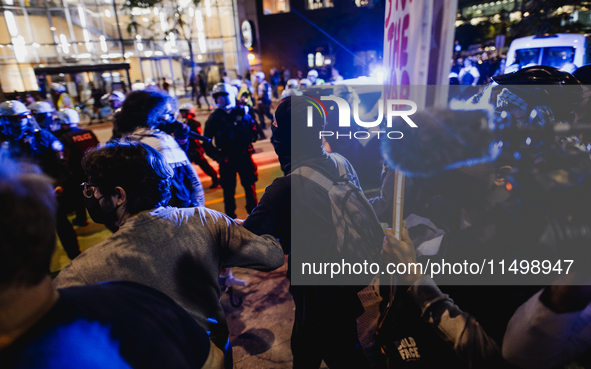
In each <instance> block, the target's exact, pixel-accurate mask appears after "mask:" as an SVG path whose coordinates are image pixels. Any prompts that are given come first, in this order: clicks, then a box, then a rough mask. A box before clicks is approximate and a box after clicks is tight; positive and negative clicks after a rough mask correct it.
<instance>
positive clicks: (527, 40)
mask: <svg viewBox="0 0 591 369" xmlns="http://www.w3.org/2000/svg"><path fill="white" fill-rule="evenodd" d="M590 36H591V35H586V34H570V33H557V34H546V35H541V36H528V37H521V38H518V39H515V40H514V41H513V42H511V46H509V51H508V52H507V63H506V66H507V68H510V67H511V69H515V70H517V69H521V68H523V67H525V66H528V65H534V64H535V65H547V66H550V67H555V68H558V69H563V70H565V71H567V72H570V73H572V72H573V71H574V70H575V69H577V68H579V67H581V66H583V65H586V64H589V63H591V55H590V54H591V50H590V48H591V45H590V41H589V37H590ZM506 72H507V70H506Z"/></svg>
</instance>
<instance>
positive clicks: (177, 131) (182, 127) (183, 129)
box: [172, 121, 191, 141]
mask: <svg viewBox="0 0 591 369" xmlns="http://www.w3.org/2000/svg"><path fill="white" fill-rule="evenodd" d="M172 125H173V126H174V131H173V132H172V133H173V134H174V138H176V139H177V140H178V141H184V140H186V139H187V133H188V132H189V131H190V130H191V128H189V126H188V125H186V124H185V123H181V122H178V121H177V122H175V123H173V124H172Z"/></svg>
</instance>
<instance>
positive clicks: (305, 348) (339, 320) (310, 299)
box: [244, 96, 377, 369]
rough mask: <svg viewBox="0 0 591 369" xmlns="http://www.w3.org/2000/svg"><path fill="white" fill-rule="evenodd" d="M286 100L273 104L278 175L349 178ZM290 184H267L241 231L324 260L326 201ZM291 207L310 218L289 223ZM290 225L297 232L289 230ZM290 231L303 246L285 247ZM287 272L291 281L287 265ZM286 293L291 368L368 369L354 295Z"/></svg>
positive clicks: (311, 189) (330, 233) (328, 226)
mask: <svg viewBox="0 0 591 369" xmlns="http://www.w3.org/2000/svg"><path fill="white" fill-rule="evenodd" d="M292 99H293V96H291V97H287V98H286V99H284V100H283V101H282V102H281V104H279V106H278V107H277V111H276V112H275V120H274V122H273V125H272V130H273V137H272V139H271V141H272V143H273V146H274V147H275V152H276V153H277V156H278V157H279V162H280V164H281V167H282V169H283V171H284V173H286V174H287V173H289V172H291V171H293V170H294V169H296V168H297V167H299V166H302V165H304V164H305V165H306V166H312V167H314V168H318V170H319V171H322V173H326V175H328V176H330V177H339V176H340V173H339V171H338V169H337V167H338V166H340V165H343V166H344V168H346V172H347V174H348V176H349V178H354V177H355V170H354V169H353V168H352V167H351V165H350V164H349V163H348V161H347V160H346V159H345V158H343V157H342V156H340V155H337V154H331V155H327V154H326V153H325V152H324V150H323V149H322V146H321V143H320V141H319V140H318V136H317V134H318V131H320V130H321V128H317V129H310V128H308V127H307V126H306V125H305V122H306V118H305V114H306V111H307V110H306V105H305V104H304V103H299V104H296V105H295V106H293V105H292V101H293V100H292ZM294 117H295V118H294ZM316 118H317V119H318V118H319V117H316ZM322 119H324V118H322ZM292 143H294V144H293V145H292ZM292 180H293V176H292V175H286V176H284V177H281V178H278V179H276V180H275V181H273V183H272V184H271V185H269V186H268V187H267V188H266V190H265V194H264V195H263V197H262V198H261V201H260V203H259V205H258V206H257V207H256V208H255V210H254V211H253V212H252V214H251V215H249V216H248V218H247V219H246V221H245V222H244V227H245V228H247V229H249V230H251V231H252V232H254V233H255V234H266V233H269V234H273V235H274V236H276V237H277V238H278V239H279V240H281V244H282V246H283V250H284V252H285V253H286V254H291V247H298V248H299V252H300V253H305V254H306V255H314V256H317V257H318V259H315V260H324V259H323V257H322V256H323V255H325V254H327V253H329V252H330V250H331V249H330V247H331V242H333V240H334V233H335V232H336V229H335V226H334V224H333V221H332V218H331V217H330V200H329V198H328V196H327V195H326V192H323V191H324V190H323V189H322V188H319V186H317V185H316V184H314V183H313V182H311V181H307V179H306V178H301V179H300V180H298V181H297V182H295V183H293V184H292ZM296 191H297V192H296ZM292 194H294V196H296V197H292ZM292 204H297V205H298V206H300V208H299V209H300V210H301V209H311V210H312V214H314V215H313V216H312V215H310V216H301V215H300V216H299V217H297V216H296V218H292V211H293V210H294V209H292ZM327 214H328V215H327ZM294 222H295V223H294ZM376 222H377V220H376ZM292 224H297V228H296V229H292V228H291V227H292ZM296 232H297V233H298V234H299V235H300V236H301V237H307V240H308V242H304V241H302V242H301V244H297V245H291V235H292V234H295V233H296ZM316 236H318V237H316ZM300 255H301V254H300ZM289 268H290V269H289V270H288V278H291V273H292V263H290V264H289ZM290 293H291V294H292V296H293V299H294V303H295V306H296V308H295V321H294V326H293V332H292V336H291V349H292V354H293V367H294V368H296V369H297V368H318V367H320V364H321V362H322V360H324V361H325V363H326V364H327V365H328V366H329V367H330V368H369V362H368V361H367V359H366V358H365V356H364V354H363V351H362V350H361V347H360V345H359V339H358V337H357V325H356V321H355V320H356V318H357V317H359V316H360V315H361V314H362V313H363V306H362V305H361V302H360V300H359V297H358V296H357V290H355V289H353V288H346V287H345V288H341V287H330V286H296V285H293V284H292V285H291V286H290Z"/></svg>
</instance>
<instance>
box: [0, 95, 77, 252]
mask: <svg viewBox="0 0 591 369" xmlns="http://www.w3.org/2000/svg"><path fill="white" fill-rule="evenodd" d="M0 122H1V123H2V134H1V135H0V141H2V152H3V154H8V155H10V156H13V157H17V158H28V159H30V160H34V161H35V162H37V163H38V164H39V166H40V167H41V169H42V170H43V171H44V172H45V174H47V175H49V176H51V177H52V178H53V179H54V180H55V181H56V188H55V193H56V195H57V196H58V214H57V228H56V230H57V234H58V236H59V238H60V241H61V243H62V246H63V248H64V250H65V251H66V253H67V254H68V257H69V258H70V259H74V258H75V257H76V256H78V255H79V254H80V248H79V246H78V239H77V236H76V232H74V228H73V227H72V224H70V222H69V221H68V217H67V211H66V210H65V209H66V207H65V203H64V200H63V197H62V194H63V191H64V186H65V183H66V180H67V177H68V167H67V165H66V162H65V160H64V154H63V150H64V145H63V144H62V143H61V142H60V141H59V140H58V139H57V138H56V137H55V136H54V135H53V134H51V132H49V131H47V130H45V129H42V128H39V126H38V125H37V123H36V122H35V120H34V119H33V118H32V116H31V112H30V111H29V110H28V109H27V108H26V107H25V105H24V104H23V103H21V102H20V101H6V102H3V103H2V104H0Z"/></svg>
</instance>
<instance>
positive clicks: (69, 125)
mask: <svg viewBox="0 0 591 369" xmlns="http://www.w3.org/2000/svg"><path fill="white" fill-rule="evenodd" d="M57 120H58V122H59V123H60V124H61V129H60V130H59V131H56V132H55V135H56V136H57V137H58V138H59V140H60V141H61V143H62V144H63V145H64V147H65V150H64V156H65V158H66V161H67V163H68V168H69V169H70V176H69V178H68V184H69V187H70V188H71V189H72V191H71V192H70V193H67V194H66V195H69V196H68V197H69V200H70V201H69V202H70V203H71V204H72V207H73V210H74V211H75V212H76V218H75V219H74V221H73V223H74V225H77V226H81V227H83V226H85V225H87V224H88V223H87V222H86V208H85V206H84V195H83V194H82V191H80V184H81V183H82V182H86V180H87V179H88V178H87V177H86V174H85V173H84V170H83V169H82V158H83V157H84V154H85V153H86V151H88V150H89V149H91V148H95V147H97V146H98V145H99V141H98V139H97V137H96V135H95V134H94V133H93V132H92V131H90V130H88V129H82V128H78V124H79V123H80V115H78V112H76V110H74V109H64V110H62V111H60V112H59V113H58V118H57Z"/></svg>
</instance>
